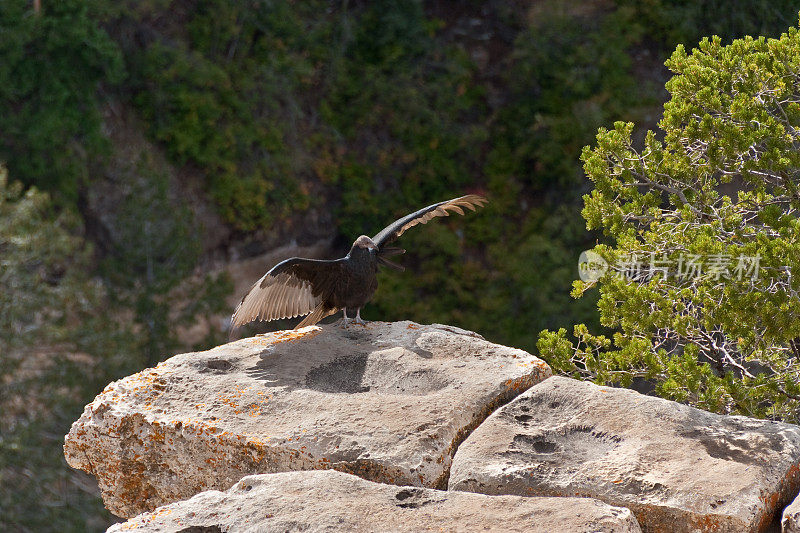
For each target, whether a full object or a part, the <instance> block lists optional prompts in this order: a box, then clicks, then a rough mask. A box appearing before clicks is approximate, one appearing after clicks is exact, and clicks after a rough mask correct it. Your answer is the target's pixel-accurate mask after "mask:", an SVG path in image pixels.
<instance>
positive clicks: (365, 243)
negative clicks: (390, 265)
mask: <svg viewBox="0 0 800 533" xmlns="http://www.w3.org/2000/svg"><path fill="white" fill-rule="evenodd" d="M359 248H360V249H363V250H367V251H370V250H374V251H376V252H377V251H378V245H377V244H375V242H374V241H373V240H372V239H370V238H369V237H367V236H366V235H362V236H361V237H359V238H358V239H356V242H354V243H353V249H359Z"/></svg>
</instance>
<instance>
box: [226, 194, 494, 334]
mask: <svg viewBox="0 0 800 533" xmlns="http://www.w3.org/2000/svg"><path fill="white" fill-rule="evenodd" d="M486 201H487V200H486V198H484V197H482V196H477V195H474V194H469V195H467V196H462V197H460V198H454V199H452V200H447V201H445V202H439V203H438V204H433V205H429V206H428V207H425V208H423V209H420V210H419V211H417V212H415V213H411V214H410V215H407V216H404V217H403V218H401V219H399V220H396V221H395V222H393V223H391V224H389V225H388V226H386V227H385V228H383V229H382V230H381V231H380V232H379V233H378V234H377V235H375V236H374V237H372V238H371V239H370V238H369V237H367V236H366V235H361V236H360V237H359V238H358V239H356V241H355V242H354V243H353V246H352V247H351V248H350V251H349V252H348V253H347V255H346V256H344V257H342V258H341V259H333V260H320V259H304V258H302V257H292V258H290V259H287V260H285V261H282V262H280V263H278V264H277V265H275V266H274V267H272V269H271V270H270V271H269V272H267V273H266V274H264V277H262V278H261V279H260V280H258V281H257V282H256V283H255V285H253V286H252V287H251V288H250V290H249V291H248V292H247V294H246V295H245V296H244V298H242V301H241V302H240V303H239V305H238V306H237V307H236V310H235V311H234V312H233V316H232V317H231V336H233V333H234V331H235V330H236V329H237V328H239V327H240V326H242V325H244V324H247V323H249V322H252V321H254V320H264V321H269V320H277V319H279V318H294V317H296V316H301V315H305V314H308V316H307V317H305V318H304V319H303V321H302V322H300V323H299V324H298V325H297V326H295V329H298V328H302V327H304V326H310V325H312V324H316V323H317V322H319V321H320V320H322V319H323V318H325V317H326V316H328V315H332V314H334V313H336V312H337V311H339V310H341V311H342V312H343V321H344V325H345V326H347V325H348V324H349V322H350V320H351V318H348V311H349V312H350V316H351V317H352V312H353V311H355V318H353V319H352V320H354V321H355V323H356V324H362V325H363V324H364V321H363V320H362V319H361V308H362V307H364V305H365V304H366V303H367V302H368V301H370V300H371V299H372V295H373V294H375V290H376V289H377V288H378V278H377V273H378V265H383V266H386V267H389V268H393V269H395V270H400V271H402V270H404V268H403V267H402V266H400V265H398V264H396V263H393V262H392V261H390V260H388V259H387V257H391V256H393V255H398V254H402V253H405V250H403V249H402V248H392V247H388V246H387V245H388V244H390V243H391V242H393V241H394V240H395V239H397V238H398V237H400V235H402V234H403V232H404V231H406V230H407V229H408V228H411V227H413V226H416V225H417V224H425V223H426V222H428V221H429V220H430V219H432V218H435V217H443V216H449V215H450V213H449V211H454V212H456V213H458V214H459V215H463V214H464V210H463V209H462V208H463V207H466V208H468V209H471V210H472V211H475V209H476V208H477V207H483V205H484V204H485V203H486Z"/></svg>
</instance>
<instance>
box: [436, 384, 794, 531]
mask: <svg viewBox="0 0 800 533" xmlns="http://www.w3.org/2000/svg"><path fill="white" fill-rule="evenodd" d="M798 464H800V428H798V427H797V426H793V425H790V424H782V423H777V422H769V421H764V420H755V419H750V418H745V417H737V416H720V415H715V414H711V413H707V412H705V411H701V410H699V409H694V408H691V407H688V406H685V405H681V404H678V403H675V402H670V401H667V400H663V399H660V398H653V397H650V396H644V395H641V394H638V393H636V392H633V391H630V390H625V389H615V388H609V387H599V386H597V385H594V384H592V383H584V382H580V381H575V380H572V379H568V378H563V377H553V378H550V379H547V380H545V381H543V382H542V383H539V384H538V385H535V386H534V387H532V388H530V389H529V390H528V391H527V392H526V393H524V394H522V395H520V396H519V397H517V398H516V399H515V400H514V401H513V402H511V403H509V404H507V405H505V406H503V407H502V408H501V409H498V410H497V411H496V412H495V413H494V414H492V416H490V417H489V418H488V419H487V420H486V421H485V422H484V423H483V424H482V425H481V426H480V427H479V428H478V429H476V430H475V431H474V432H473V433H472V434H471V435H470V436H469V437H468V438H467V439H466V440H465V441H464V442H463V443H462V444H461V446H460V447H459V449H458V452H457V453H456V455H455V458H454V460H453V466H452V468H451V475H450V482H449V487H450V489H451V490H466V491H473V492H480V493H484V494H518V495H547V496H574V495H581V496H588V497H594V498H598V499H600V500H603V501H605V502H607V503H610V504H612V505H620V506H624V507H628V508H630V509H631V510H632V511H633V512H634V513H635V515H636V517H637V519H638V521H639V523H640V524H641V526H642V529H643V530H644V531H660V532H682V531H715V532H737V533H740V532H745V531H765V530H766V529H767V528H768V527H770V524H771V522H772V520H773V516H774V515H775V514H776V513H779V512H780V509H781V508H782V507H783V505H785V504H786V503H788V502H789V501H791V499H792V498H793V497H794V496H795V495H796V494H797V491H798V485H799V484H800V479H799V478H800V476H798Z"/></svg>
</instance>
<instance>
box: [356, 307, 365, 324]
mask: <svg viewBox="0 0 800 533" xmlns="http://www.w3.org/2000/svg"><path fill="white" fill-rule="evenodd" d="M353 322H354V323H355V324H358V325H359V326H364V327H367V323H366V322H364V321H363V320H361V309H359V310H358V311H356V317H355V318H354V319H353Z"/></svg>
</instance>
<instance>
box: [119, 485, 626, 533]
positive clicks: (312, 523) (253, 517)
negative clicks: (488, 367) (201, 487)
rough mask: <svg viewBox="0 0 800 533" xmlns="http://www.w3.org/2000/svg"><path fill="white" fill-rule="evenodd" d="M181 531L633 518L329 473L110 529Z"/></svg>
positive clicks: (423, 527)
mask: <svg viewBox="0 0 800 533" xmlns="http://www.w3.org/2000/svg"><path fill="white" fill-rule="evenodd" d="M122 531H126V532H137V531H140V532H145V531H147V532H148V533H177V532H180V531H196V532H200V531H206V532H213V531H216V532H220V533H221V532H222V531H226V532H230V533H234V532H239V531H242V532H244V531H259V532H264V533H266V532H269V531H276V532H278V531H280V532H284V531H308V532H312V531H328V532H330V531H342V532H351V531H394V532H402V531H414V532H416V531H465V532H466V531H503V532H506V531H530V532H541V533H558V532H564V533H573V532H576V531H592V532H597V533H603V532H618V533H634V532H638V531H641V530H640V529H639V524H637V523H636V519H635V518H634V517H633V514H632V513H631V512H630V511H629V510H628V509H625V508H621V507H613V506H611V505H608V504H606V503H603V502H601V501H598V500H592V499H589V498H546V497H542V498H525V497H521V496H484V495H481V494H471V493H468V492H453V491H448V492H445V491H438V490H433V489H423V488H418V487H397V486H392V485H384V484H380V483H372V482H370V481H364V480H363V479H361V478H358V477H355V476H352V475H350V474H343V473H341V472H335V471H333V470H326V471H319V470H318V471H313V472H286V473H280V474H261V475H256V476H248V477H245V478H244V479H242V480H241V481H240V482H239V483H237V484H236V485H234V486H233V487H231V489H230V490H228V491H227V492H218V491H207V492H201V493H200V494H198V495H196V496H194V497H193V498H192V499H190V500H186V501H182V502H178V503H173V504H170V505H167V506H165V507H160V508H159V509H157V510H155V511H153V512H150V513H145V514H142V515H140V516H137V517H136V518H133V519H131V520H129V521H127V522H125V523H123V524H117V525H115V526H113V527H111V528H110V529H109V530H108V532H109V533H120V532H122Z"/></svg>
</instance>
